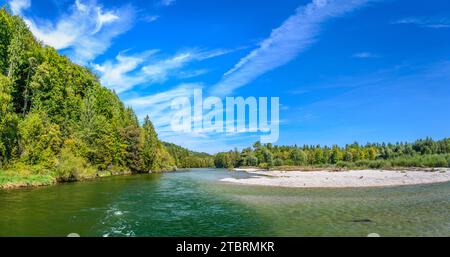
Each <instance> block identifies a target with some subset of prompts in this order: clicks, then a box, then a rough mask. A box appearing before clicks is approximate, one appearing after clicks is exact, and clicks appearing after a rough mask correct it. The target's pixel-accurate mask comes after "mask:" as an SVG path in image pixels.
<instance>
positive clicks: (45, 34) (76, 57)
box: [9, 0, 135, 64]
mask: <svg viewBox="0 0 450 257" xmlns="http://www.w3.org/2000/svg"><path fill="white" fill-rule="evenodd" d="M31 4H32V3H31V1H30V0H11V1H9V6H10V9H11V11H12V12H13V14H16V15H21V16H22V17H23V18H24V20H25V22H26V23H27V25H28V26H29V28H30V30H31V32H32V33H33V34H34V36H36V38H38V39H39V40H42V41H43V42H44V43H45V44H47V45H50V46H53V47H55V48H56V49H58V50H63V51H65V52H66V53H67V54H68V55H69V57H71V59H72V60H73V61H75V62H77V63H80V64H86V63H88V62H89V61H91V60H93V59H95V58H96V57H97V56H99V55H101V54H103V53H104V52H105V51H106V50H107V49H108V48H109V47H110V45H111V42H112V40H113V39H114V38H115V37H117V36H119V35H121V34H123V33H124V32H126V31H128V30H129V29H130V28H131V25H132V22H133V19H134V15H135V10H134V8H133V7H131V6H128V5H127V6H123V7H120V8H116V9H105V8H104V7H103V6H101V5H99V4H97V2H96V1H95V0H86V1H82V0H76V1H75V2H74V4H73V5H72V6H71V7H70V8H69V10H68V11H67V12H66V13H64V14H62V15H61V16H60V17H58V18H57V19H56V20H55V21H50V20H42V19H34V18H33V17H30V16H27V15H25V14H24V10H26V9H28V8H29V7H30V6H31Z"/></svg>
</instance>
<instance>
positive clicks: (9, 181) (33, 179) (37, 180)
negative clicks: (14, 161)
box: [0, 171, 56, 189]
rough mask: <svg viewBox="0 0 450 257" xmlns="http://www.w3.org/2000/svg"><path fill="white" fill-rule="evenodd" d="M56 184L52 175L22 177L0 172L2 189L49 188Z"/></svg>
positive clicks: (0, 187) (0, 186)
mask: <svg viewBox="0 0 450 257" xmlns="http://www.w3.org/2000/svg"><path fill="white" fill-rule="evenodd" d="M54 183H56V179H55V178H54V177H52V176H50V175H29V176H20V175H12V174H5V172H3V171H0V189H11V188H18V187H36V186H49V185H52V184H54Z"/></svg>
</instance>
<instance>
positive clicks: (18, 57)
mask: <svg viewBox="0 0 450 257" xmlns="http://www.w3.org/2000/svg"><path fill="white" fill-rule="evenodd" d="M166 145H167V144H166ZM167 146H168V147H167V148H166V146H165V145H164V143H163V142H161V141H160V140H159V139H158V136H157V134H156V131H155V128H154V127H153V124H152V122H151V121H150V118H149V117H146V118H145V120H144V122H143V124H142V125H141V124H140V123H139V121H138V118H137V117H136V114H135V113H134V111H133V110H132V109H131V108H130V107H126V106H124V104H123V103H122V102H121V101H120V99H119V97H118V96H117V95H116V93H115V92H113V91H111V90H109V89H107V88H105V87H103V86H102V85H101V84H100V82H99V79H98V77H97V76H96V75H95V74H94V73H93V72H91V71H90V70H89V69H87V68H86V67H82V66H79V65H76V64H74V63H72V62H71V61H70V60H69V59H68V58H67V57H65V56H62V55H60V54H59V53H58V52H57V51H56V50H55V49H54V48H52V47H49V46H47V45H44V44H42V43H41V42H39V41H37V40H36V39H35V37H34V36H33V34H32V33H31V32H30V31H29V29H28V27H27V25H26V24H25V23H24V21H23V20H22V19H21V18H20V17H18V16H13V15H11V14H10V13H9V11H8V10H7V9H6V8H2V9H1V10H0V187H1V186H2V185H3V187H7V186H8V185H10V186H12V185H22V184H24V185H30V184H31V185H34V184H51V183H54V182H64V181H76V180H83V179H88V178H93V177H99V176H100V177H101V176H108V175H114V174H125V173H141V172H145V173H147V172H160V171H170V170H174V169H175V168H176V166H177V165H180V166H181V167H193V166H196V165H199V166H209V165H210V164H212V159H211V157H210V156H208V155H204V154H199V155H197V154H196V153H194V152H191V151H188V150H185V149H182V148H178V147H176V146H175V145H167ZM171 154H173V156H172V155H171ZM203 157H205V158H206V160H203V159H202V158H203ZM184 158H188V159H189V160H184Z"/></svg>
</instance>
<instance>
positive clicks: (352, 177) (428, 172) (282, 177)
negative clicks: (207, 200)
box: [221, 168, 450, 188]
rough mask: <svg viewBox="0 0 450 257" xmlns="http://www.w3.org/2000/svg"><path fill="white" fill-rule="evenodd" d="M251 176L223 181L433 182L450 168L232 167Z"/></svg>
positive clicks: (304, 184)
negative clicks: (315, 168)
mask: <svg viewBox="0 0 450 257" xmlns="http://www.w3.org/2000/svg"><path fill="white" fill-rule="evenodd" d="M234 170H235V171H245V172H248V173H250V174H252V175H254V176H252V177H250V178H244V179H236V178H225V179H221V181H222V182H230V183H236V184H243V185H258V186H276V187H295V188H353V187H385V186H401V185H418V184H432V183H441V182H448V181H450V168H433V169H431V168H430V169H428V168H423V169H408V170H406V169H405V170H348V171H333V170H319V171H317V170H314V171H301V170H296V171H280V170H270V171H266V170H259V169H253V168H249V169H234Z"/></svg>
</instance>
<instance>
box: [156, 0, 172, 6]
mask: <svg viewBox="0 0 450 257" xmlns="http://www.w3.org/2000/svg"><path fill="white" fill-rule="evenodd" d="M159 4H160V5H162V6H171V5H173V4H175V0H161V1H160V2H159Z"/></svg>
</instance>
